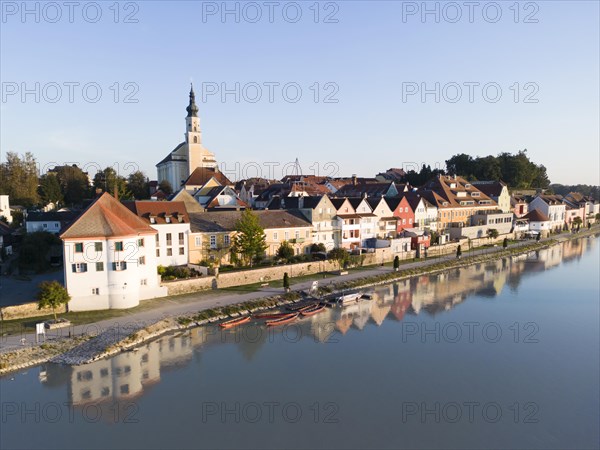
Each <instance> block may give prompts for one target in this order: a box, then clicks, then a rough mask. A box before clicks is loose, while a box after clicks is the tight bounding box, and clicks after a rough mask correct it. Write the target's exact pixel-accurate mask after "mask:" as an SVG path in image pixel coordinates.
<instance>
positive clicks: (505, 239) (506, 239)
mask: <svg viewBox="0 0 600 450" xmlns="http://www.w3.org/2000/svg"><path fill="white" fill-rule="evenodd" d="M502 247H503V248H507V247H508V238H504V240H503V241H502Z"/></svg>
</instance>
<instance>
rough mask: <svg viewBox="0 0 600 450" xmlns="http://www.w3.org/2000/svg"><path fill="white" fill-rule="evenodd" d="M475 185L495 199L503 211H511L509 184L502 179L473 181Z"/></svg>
mask: <svg viewBox="0 0 600 450" xmlns="http://www.w3.org/2000/svg"><path fill="white" fill-rule="evenodd" d="M471 183H472V184H473V186H475V187H476V188H477V189H479V190H480V191H481V192H483V193H484V194H485V195H487V196H488V197H489V198H491V199H492V200H494V201H495V202H496V203H497V204H498V209H499V210H500V211H502V212H505V213H507V212H510V211H511V209H512V208H511V205H510V194H509V192H508V186H507V185H506V183H504V182H502V181H472V182H471Z"/></svg>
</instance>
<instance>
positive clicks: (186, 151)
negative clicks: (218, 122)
mask: <svg viewBox="0 0 600 450" xmlns="http://www.w3.org/2000/svg"><path fill="white" fill-rule="evenodd" d="M186 110H187V117H186V118H185V134H184V135H185V141H184V142H182V143H181V144H179V145H178V146H177V147H175V149H174V150H173V151H171V152H170V153H169V154H168V155H167V156H166V157H165V158H164V159H163V160H162V161H161V162H159V163H158V164H157V165H156V168H157V171H158V182H159V183H160V182H162V181H164V180H167V181H168V182H169V184H170V185H171V187H172V188H173V191H174V192H177V191H178V190H179V189H180V188H181V187H182V185H183V183H184V182H185V180H187V179H188V177H189V176H190V175H191V173H192V172H193V171H194V170H195V169H196V168H197V167H206V168H216V167H217V160H216V159H215V155H214V154H213V153H212V152H210V151H209V150H208V149H206V148H205V147H204V146H203V145H202V132H201V131H200V118H199V117H198V106H197V105H196V96H195V94H194V87H193V86H192V87H191V89H190V100H189V104H188V106H187V108H186Z"/></svg>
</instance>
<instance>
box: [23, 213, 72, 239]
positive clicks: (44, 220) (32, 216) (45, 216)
mask: <svg viewBox="0 0 600 450" xmlns="http://www.w3.org/2000/svg"><path fill="white" fill-rule="evenodd" d="M78 215H79V212H76V211H50V212H30V213H28V214H27V217H26V218H25V229H26V230H27V232H28V233H35V232H36V231H46V232H48V233H52V234H59V233H60V231H61V230H62V229H63V228H65V227H66V226H67V225H69V224H70V223H71V222H73V220H74V219H75V218H76V217H77V216H78Z"/></svg>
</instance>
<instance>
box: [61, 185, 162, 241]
mask: <svg viewBox="0 0 600 450" xmlns="http://www.w3.org/2000/svg"><path fill="white" fill-rule="evenodd" d="M142 234H156V231H155V230H154V229H153V228H151V227H150V225H148V224H147V223H146V222H144V220H143V219H141V218H140V217H138V216H136V215H135V214H134V213H132V212H131V211H130V210H129V209H127V208H126V207H125V206H124V205H123V204H122V203H121V202H119V201H118V200H116V199H115V198H114V197H113V196H111V195H110V194H108V193H106V192H105V193H104V194H102V195H101V196H100V197H98V198H97V199H96V200H95V201H94V202H93V203H92V204H91V205H90V206H88V208H87V209H86V210H85V211H84V212H83V213H81V215H80V216H79V217H78V218H77V219H76V220H75V221H74V222H73V223H71V225H70V226H69V227H68V228H67V229H66V230H65V231H63V232H62V233H61V235H60V237H61V239H77V238H81V239H85V238H95V237H104V238H106V237H126V236H138V235H142Z"/></svg>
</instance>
